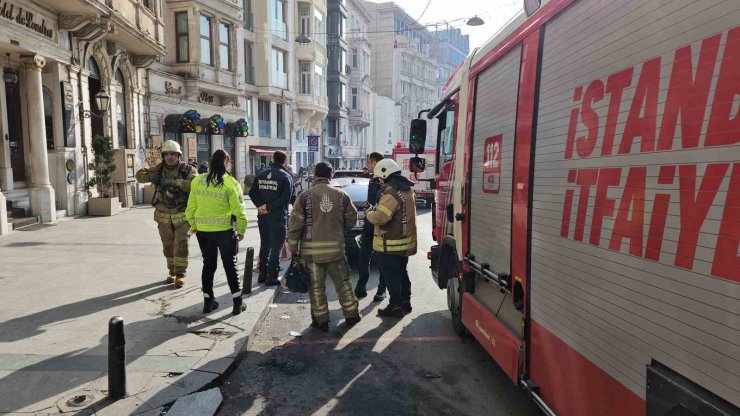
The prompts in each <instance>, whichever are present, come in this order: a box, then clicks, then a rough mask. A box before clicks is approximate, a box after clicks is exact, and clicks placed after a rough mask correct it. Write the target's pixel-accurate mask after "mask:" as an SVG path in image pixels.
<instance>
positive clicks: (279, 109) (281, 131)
mask: <svg viewBox="0 0 740 416" xmlns="http://www.w3.org/2000/svg"><path fill="white" fill-rule="evenodd" d="M275 113H277V114H276V116H277V138H278V139H284V138H285V123H284V122H283V117H284V115H283V113H284V111H283V105H282V104H276V105H275Z"/></svg>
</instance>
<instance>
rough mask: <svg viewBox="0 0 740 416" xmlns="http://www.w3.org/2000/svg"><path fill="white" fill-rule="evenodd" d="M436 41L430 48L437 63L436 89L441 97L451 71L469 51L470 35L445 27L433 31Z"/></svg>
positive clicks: (460, 63) (453, 70)
mask: <svg viewBox="0 0 740 416" xmlns="http://www.w3.org/2000/svg"><path fill="white" fill-rule="evenodd" d="M433 33H434V35H435V36H437V39H438V42H436V44H435V45H434V47H433V49H432V56H433V57H434V58H435V59H436V60H437V62H438V63H439V70H438V73H437V91H438V95H439V96H440V97H441V95H442V88H444V86H445V84H446V83H447V80H448V79H450V76H452V73H453V72H455V70H456V69H457V68H458V67H459V66H460V65H462V63H463V61H465V58H466V57H467V56H468V53H469V52H470V36H468V35H463V34H462V31H460V29H455V28H446V29H444V30H437V31H435V32H433Z"/></svg>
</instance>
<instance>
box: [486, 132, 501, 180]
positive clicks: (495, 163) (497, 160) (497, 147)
mask: <svg viewBox="0 0 740 416" xmlns="http://www.w3.org/2000/svg"><path fill="white" fill-rule="evenodd" d="M502 143H503V136H502V135H501V134H499V135H496V136H492V137H489V138H487V139H486V142H485V143H484V144H483V149H484V151H485V153H484V154H483V171H482V173H483V181H482V182H483V192H485V193H487V194H497V193H499V191H501V151H502V149H501V147H502V146H503V144H502Z"/></svg>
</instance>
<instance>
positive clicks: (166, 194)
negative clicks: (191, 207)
mask: <svg viewBox="0 0 740 416" xmlns="http://www.w3.org/2000/svg"><path fill="white" fill-rule="evenodd" d="M155 173H160V174H161V175H162V177H163V178H168V179H172V180H173V181H174V184H173V185H172V186H168V187H162V186H160V185H155V188H154V189H155V191H154V199H152V205H153V206H154V208H155V210H154V220H155V221H156V222H157V223H168V222H172V224H174V225H177V224H178V223H180V222H185V213H184V211H185V207H186V206H187V204H188V193H189V192H190V182H191V181H192V180H193V178H195V169H193V167H192V166H190V165H188V164H187V163H185V162H180V163H179V164H178V165H177V166H175V167H172V168H170V167H167V165H166V164H165V163H164V162H161V163H159V164H158V165H156V166H154V167H153V168H144V169H139V171H138V172H136V181H137V182H139V183H147V182H149V181H150V178H151V176H152V175H153V174H155Z"/></svg>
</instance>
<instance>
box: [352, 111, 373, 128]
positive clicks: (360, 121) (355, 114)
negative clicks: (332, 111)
mask: <svg viewBox="0 0 740 416" xmlns="http://www.w3.org/2000/svg"><path fill="white" fill-rule="evenodd" d="M349 124H350V125H351V126H360V127H367V126H369V125H370V112H369V111H367V110H363V109H359V108H357V109H353V110H352V109H351V110H349Z"/></svg>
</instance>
